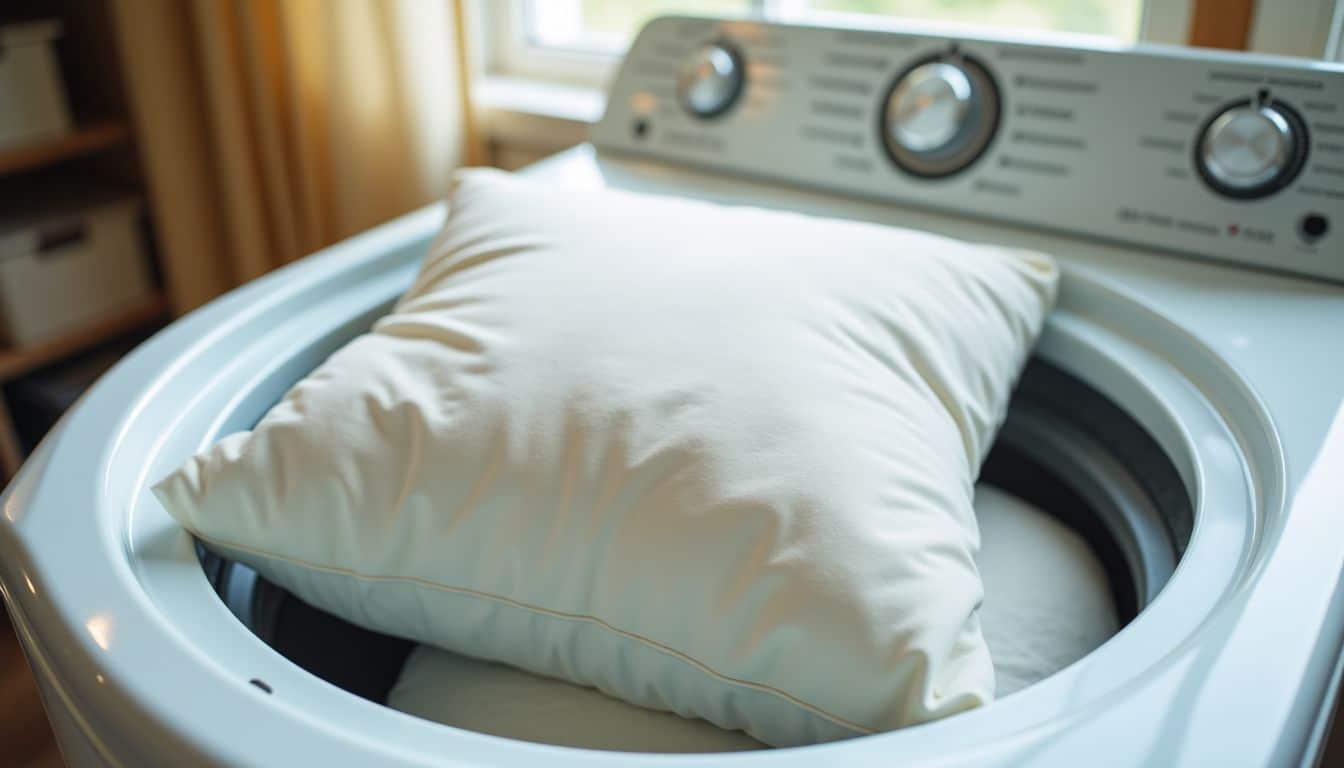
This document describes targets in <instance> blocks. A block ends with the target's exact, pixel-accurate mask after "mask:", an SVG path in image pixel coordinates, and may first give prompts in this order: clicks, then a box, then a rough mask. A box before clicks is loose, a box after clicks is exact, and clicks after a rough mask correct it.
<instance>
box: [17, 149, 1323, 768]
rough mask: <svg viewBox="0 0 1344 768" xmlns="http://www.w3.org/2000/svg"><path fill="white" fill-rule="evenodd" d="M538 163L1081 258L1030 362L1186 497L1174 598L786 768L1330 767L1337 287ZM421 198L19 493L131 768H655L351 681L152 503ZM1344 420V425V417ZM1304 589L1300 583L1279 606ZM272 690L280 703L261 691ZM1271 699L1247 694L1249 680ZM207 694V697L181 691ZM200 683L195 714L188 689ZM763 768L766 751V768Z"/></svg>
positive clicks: (25, 567) (96, 423)
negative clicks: (506, 730)
mask: <svg viewBox="0 0 1344 768" xmlns="http://www.w3.org/2000/svg"><path fill="white" fill-rule="evenodd" d="M529 173H530V174H531V175H533V176H535V177H537V178H541V179H545V180H547V181H549V182H551V183H555V184H562V185H566V184H578V185H592V184H609V185H613V186H617V187H623V188H634V189H639V190H643V191H650V192H666V193H675V194H685V195H692V196H696V197H704V198H709V199H717V200H720V201H726V202H750V203H753V204H759V205H767V206H779V207H787V208H792V209H798V210H806V211H810V212H813V213H818V214H823V215H838V216H848V217H853V218H861V219H869V220H875V221H885V222H891V223H893V224H900V225H905V226H910V225H915V226H920V227H924V228H928V229H931V230H934V231H942V232H951V233H954V234H956V235H957V236H960V237H964V238H972V239H986V240H992V241H994V242H998V243H1002V244H1009V245H1022V246H1025V247H1032V248H1038V249H1045V250H1048V251H1052V252H1054V253H1055V254H1057V255H1058V256H1059V258H1060V260H1061V262H1062V263H1063V265H1064V268H1065V280H1064V284H1063V293H1062V296H1061V305H1060V309H1059V311H1058V312H1057V313H1056V314H1055V315H1054V317H1053V318H1052V320H1051V323H1050V324H1049V326H1048V328H1047V330H1046V334H1045V336H1044V338H1043V341H1042V343H1041V346H1040V349H1039V351H1038V354H1039V355H1040V356H1042V357H1043V358H1045V359H1046V360H1047V361H1049V362H1051V363H1053V364H1056V365H1059V366H1062V367H1063V368H1065V369H1066V370H1068V371H1070V372H1071V373H1073V374H1074V375H1076V376H1079V377H1081V378H1083V379H1084V380H1085V381H1086V382H1087V383H1089V384H1090V385H1091V386H1093V387H1094V388H1097V389H1099V390H1100V391H1102V392H1103V393H1105V394H1107V395H1108V396H1109V397H1111V398H1112V399H1113V400H1114V401H1115V402H1116V403H1117V404H1119V405H1120V406H1121V407H1123V408H1125V409H1126V410H1127V411H1129V412H1130V413H1131V414H1133V415H1134V416H1135V418H1136V419H1137V420H1139V421H1140V423H1142V424H1144V425H1145V426H1146V427H1147V429H1148V430H1149V431H1150V432H1151V433H1152V434H1153V436H1154V437H1155V438H1156V439H1157V441H1158V442H1159V443H1160V444H1162V445H1163V447H1164V449H1165V450H1166V451H1168V452H1169V454H1171V456H1172V458H1173V459H1174V461H1175V462H1176V464H1177V466H1178V468H1179V469H1180V471H1181V473H1182V475H1183V477H1184V479H1185V481H1186V483H1187V485H1188V486H1189V487H1190V488H1191V490H1192V494H1193V496H1194V498H1195V500H1196V506H1197V521H1196V526H1195V531H1194V535H1193V538H1192V541H1191V543H1190V546H1189V549H1188V550H1187V551H1186V553H1185V556H1184V558H1183V560H1182V561H1181V563H1180V565H1179V567H1178V569H1177V572H1176V573H1175V575H1174V576H1173V578H1172V580H1171V581H1170V583H1169V584H1168V585H1167V587H1166V589H1165V590H1164V591H1163V592H1162V593H1161V594H1160V595H1159V596H1158V598H1157V599H1156V601H1155V602H1154V603H1153V604H1152V605H1151V606H1150V607H1149V608H1148V609H1147V610H1146V611H1145V612H1144V613H1143V614H1142V615H1140V616H1139V618H1138V619H1137V620H1136V621H1134V622H1133V623H1132V624H1130V625H1129V626H1127V627H1126V628H1125V629H1124V630H1123V631H1121V632H1120V633H1119V634H1118V635H1116V636H1115V637H1114V638H1112V639H1111V640H1110V641H1108V642H1107V643H1105V644H1104V645H1103V646H1102V647H1101V648H1099V649H1098V650H1097V651H1096V652H1094V653H1092V654H1090V655H1088V656H1087V657H1086V658H1084V659H1083V660H1081V661H1080V662H1078V663H1077V664H1074V665H1072V666H1071V667H1069V668H1067V669H1065V670H1064V671H1062V672H1060V673H1059V674H1057V675H1054V676H1053V677H1051V678H1050V679H1048V680H1046V681H1044V682H1042V683H1040V684H1038V685H1035V686H1032V687H1031V688H1029V689H1026V690H1023V691H1021V692H1019V693H1017V694H1015V695H1012V696H1009V697H1006V698H1004V699H1003V700H1001V701H999V702H997V703H995V704H994V705H992V706H990V707H987V708H985V709H982V710H979V711H977V712H973V713H970V714H966V715H962V716H958V717H955V718H951V719H949V720H946V721H943V722H940V723H935V724H932V725H928V726H921V727H919V728H915V729H910V730H906V731H900V732H895V733H890V734H884V735H881V736H875V737H869V738H863V739H855V740H851V741H846V742H841V743H837V744H832V745H826V746H821V747H810V748H804V749H796V750H777V751H774V752H771V753H770V754H769V755H768V756H760V755H718V756H706V757H703V758H699V760H700V762H699V763H698V764H700V765H731V764H737V763H739V762H742V763H745V762H746V761H749V760H758V761H759V760H764V759H768V760H769V761H771V762H770V764H772V765H777V766H804V765H806V766H811V765H817V764H819V763H830V764H846V765H869V764H871V765H889V764H890V762H891V759H892V756H893V755H899V756H900V758H901V760H902V761H904V762H906V763H916V762H921V761H938V762H939V764H943V765H979V766H985V765H1010V764H1011V765H1024V764H1026V765H1052V766H1053V765H1059V766H1073V765H1082V764H1093V763H1095V761H1096V760H1097V759H1098V755H1104V756H1105V760H1106V762H1107V764H1109V765H1132V766H1144V765H1153V764H1171V763H1186V764H1203V765H1233V764H1235V765H1287V764H1295V763H1297V762H1299V761H1300V760H1302V759H1304V758H1308V757H1310V748H1311V745H1312V742H1311V741H1310V739H1311V733H1312V729H1313V726H1314V724H1315V722H1316V718H1317V716H1318V715H1319V713H1320V711H1321V708H1322V705H1323V703H1325V702H1326V700H1327V699H1326V697H1327V695H1328V694H1329V693H1330V692H1329V691H1328V690H1327V684H1328V680H1329V672H1330V670H1331V669H1333V667H1334V662H1335V655H1336V653H1337V649H1338V648H1339V641H1340V639H1341V636H1344V635H1342V633H1341V623H1344V612H1341V611H1340V610H1339V604H1340V601H1339V600H1338V595H1337V587H1338V583H1339V582H1338V575H1339V573H1340V572H1341V566H1344V537H1341V536H1339V535H1338V532H1339V531H1340V530H1344V519H1341V518H1344V510H1342V509H1341V508H1340V507H1339V505H1338V504H1337V503H1336V502H1337V500H1338V499H1339V498H1341V497H1344V477H1341V476H1340V474H1339V473H1338V472H1337V471H1336V472H1332V471H1330V470H1329V466H1328V465H1327V466H1326V467H1325V468H1324V469H1322V470H1320V471H1316V472H1313V473H1312V475H1311V477H1312V484H1311V486H1310V492H1306V489H1304V486H1303V480H1304V478H1305V477H1306V476H1307V473H1308V470H1309V469H1310V468H1311V467H1312V465H1313V464H1314V463H1316V462H1317V461H1318V460H1321V461H1326V460H1327V459H1326V458H1324V457H1327V456H1330V455H1333V454H1332V453H1331V452H1332V451H1333V452H1334V453H1335V454H1337V453H1339V451H1340V449H1339V447H1338V446H1339V445H1340V444H1344V426H1337V427H1335V428H1334V429H1333V430H1332V428H1331V424H1332V423H1334V420H1335V415H1336V413H1337V412H1338V411H1339V410H1340V405H1341V400H1342V398H1344V360H1341V358H1340V356H1338V355H1331V354H1325V353H1323V350H1324V351H1328V350H1330V349H1334V348H1337V344H1338V339H1340V338H1344V290H1341V289H1339V288H1337V287H1333V286H1330V285H1325V284H1313V283H1310V282H1306V281H1302V280H1295V279H1288V278H1281V277H1275V276H1271V275H1265V274H1258V273H1253V272H1245V271H1241V270H1237V269H1232V268H1227V267H1220V266H1216V265H1209V264H1200V263H1196V262H1191V261H1182V260H1171V259H1168V258H1163V257H1159V256H1154V255H1151V254H1143V253H1140V252H1136V251H1133V250H1127V249H1122V248H1117V247H1112V246H1104V245H1097V244H1090V243H1085V242H1081V241H1076V240H1071V239H1067V238H1062V237H1058V236H1049V235H1046V234H1042V233H1038V232H1029V231H1025V230H1020V229H1013V228H1010V227H1004V226H993V225H989V224H984V223H976V222H970V221H967V220H965V219H957V218H953V217H948V216H940V215H936V214H927V213H918V212H913V211H910V210H904V209H900V208H896V207H893V206H891V205H879V204H872V203H862V202H855V201H852V200H845V199H840V198H836V197H828V196H826V195H820V194H811V193H805V192H799V191H791V190H787V189H784V188H782V187H777V186H766V185H761V184H753V183H750V182H746V181H743V180H741V179H736V178H732V177H728V176H716V175H712V174H704V173H694V172H689V171H686V170H682V169H677V168H673V167H670V166H665V165H658V164H652V163H647V162H641V161H635V160H622V159H619V158H617V157H614V156H610V155H608V156H602V157H598V156H596V155H595V154H594V153H593V152H592V150H591V149H590V148H579V149H576V150H573V151H571V152H568V153H565V154H564V155H562V156H560V157H557V158H555V159H553V160H550V161H547V162H545V163H543V164H541V165H539V166H537V167H534V168H533V169H531V170H530V171H529ZM440 217H441V212H440V211H439V210H437V209H435V208H430V209H426V210H424V211H422V212H419V213H416V214H412V215H411V216H408V217H405V218H403V219H401V220H398V221H395V222H392V223H390V224H388V225H386V226H384V227H380V228H378V229H376V230H373V231H371V232H369V233H366V234H364V235H361V236H359V237H357V238H355V239H352V240H350V241H347V242H345V243H342V244H340V245H338V246H335V247H333V248H331V249H328V250H327V251H325V252H323V253H320V254H318V255H315V256H314V257H311V258H309V259H306V260H304V261H303V262H301V263H298V264H296V265H293V266H291V267H288V268H286V269H283V270H280V271H278V272H276V273H274V274H272V275H270V276H268V277H266V278H263V279H261V280H258V281H256V282H254V283H252V284H250V285H248V286H246V287H244V288H242V289H240V290H239V291H236V292H234V293H232V294H230V295H228V296H226V297H224V298H222V299H220V300H218V301H216V302H214V303H212V304H211V305H209V306H207V307H205V308H203V309H202V310H200V311H198V312H196V313H193V314H192V315H190V316H188V317H186V318H184V319H182V320H180V321H179V322H178V323H175V324H174V325H173V326H172V327H170V328H169V329H168V330H166V331H165V332H163V333H161V334H160V335H159V336H157V337H155V339H153V340H151V341H150V342H149V343H147V344H146V345H144V346H143V347H141V348H140V349H139V350H137V351H136V352H135V353H133V354H132V355H131V356H130V357H128V358H127V359H126V360H124V361H123V362H122V363H121V364H120V365H119V366H117V368H115V369H114V370H113V371H112V372H111V373H109V374H108V375H107V376H106V377H105V378H104V379H103V380H102V381H101V382H100V383H99V384H98V385H97V386H96V387H95V388H94V389H93V390H92V391H91V392H90V393H89V394H88V395H87V396H86V397H85V398H84V400H83V401H82V402H81V404H80V406H79V407H77V408H76V409H75V410H74V411H73V412H72V413H71V414H70V415H69V416H67V418H66V419H65V420H64V421H63V422H62V425H61V426H60V428H59V429H58V430H57V432H56V434H54V435H52V436H51V437H49V438H48V439H47V440H46V441H45V442H44V444H43V445H42V447H41V448H40V450H39V451H38V453H37V455H35V456H34V457H33V458H32V459H31V460H30V461H29V463H28V464H27V465H26V466H25V468H24V470H23V472H22V474H21V475H20V477H19V478H18V479H17V480H16V481H15V483H13V484H12V485H11V486H10V488H9V489H8V490H7V491H6V493H5V495H4V497H3V499H0V588H3V593H4V595H5V597H6V603H7V606H8V607H9V610H10V612H11V615H12V616H13V618H14V621H15V625H16V629H17V630H18V633H19V635H20V637H21V639H22V640H23V642H24V645H25V648H26V650H27V652H28V654H29V659H30V661H31V662H32V663H33V666H34V667H35V668H36V670H37V672H38V674H39V675H40V676H41V677H42V678H43V680H44V681H45V683H46V684H47V685H48V687H49V688H50V689H51V690H52V691H54V694H53V695H50V696H49V697H48V701H49V702H55V703H54V704H53V706H61V707H64V708H66V710H67V714H68V715H69V716H70V717H71V718H72V719H73V720H74V721H76V722H78V723H79V724H80V727H81V728H83V729H84V733H86V734H87V738H88V739H89V741H90V743H91V744H93V748H94V750H95V751H96V752H97V753H98V754H99V755H100V759H103V760H106V761H108V762H111V763H113V764H121V765H147V764H154V763H162V764H199V763H202V762H217V763H228V764H240V763H246V764H256V763H267V764H285V763H290V764H295V763H299V762H302V763H304V764H325V765H367V764H375V763H376V764H384V765H388V764H405V765H428V764H439V765H442V764H457V765H482V764H490V765H535V764H547V765H559V766H568V765H613V766H614V765H621V766H628V765H652V764H654V763H658V764H666V762H665V760H666V758H658V757H654V756H641V755H633V754H628V753H625V754H621V753H601V752H592V751H583V750H571V749H564V748H555V747H544V746H538V745H535V744H528V743H523V742H517V741H511V740H506V739H499V738H494V737H489V736H484V735H479V734H473V733H468V732H464V731H459V730H454V729H450V728H444V727H442V726H438V725H435V724H432V723H427V722H424V721H421V720H418V719H416V718H412V717H408V716H406V715H403V714H401V713H398V712H395V711H392V710H390V709H387V708H385V707H380V706H378V705H375V704H372V703H370V702H367V701H363V700H361V699H357V698H355V697H353V696H349V695H346V694H343V693H341V692H339V691H337V690H335V689H334V688H332V687H331V686H330V685H328V684H327V683H324V682H322V681H320V680H318V679H317V678H315V677H313V676H311V675H309V674H308V673H306V672H303V671H302V670H299V669H298V668H296V667H294V666H293V665H292V664H290V663H289V662H287V661H285V660H284V659H283V658H282V657H280V656H278V655H277V654H275V653H274V652H273V651H271V650H270V649H268V648H267V647H266V646H265V645H264V644H263V643H262V642H261V641H259V640H258V639H256V638H255V637H254V636H252V635H251V634H250V633H249V632H248V631H247V630H246V629H245V628H244V627H242V626H241V625H240V624H238V623H237V622H236V620H234V619H233V618H232V615H231V614H230V613H229V612H228V609H227V608H226V607H225V606H224V605H223V603H222V602H221V601H219V600H218V598H216V597H215V596H214V594H213V592H212V591H211V589H210V587H209V585H208V583H207V582H206V580H205V577H204V575H203V573H202V572H201V569H200V566H199V564H198V563H197V561H196V558H195V555H194V553H193V551H192V549H191V544H190V542H189V540H188V539H187V537H186V536H185V535H184V534H183V533H182V531H181V530H180V528H178V527H177V526H176V525H175V524H173V523H172V521H171V520H170V519H169V518H168V516H167V514H166V513H164V512H163V510H161V509H159V508H158V507H157V506H156V505H155V504H154V503H153V502H152V500H151V498H150V497H149V494H148V493H147V492H146V486H147V483H148V482H149V480H150V479H153V478H157V477H159V476H161V475H162V474H163V473H164V472H165V471H167V469H168V468H170V467H172V466H174V465H176V464H177V463H178V462H180V461H181V460H182V458H183V457H185V456H186V455H188V454H189V453H191V452H193V451H195V450H196V449H198V448H199V447H200V446H201V445H203V444H205V443H207V442H209V441H211V440H212V439H213V438H214V436H215V435H217V434H219V433H220V432H221V430H225V429H232V428H237V427H240V426H243V427H245V426H247V425H249V424H251V423H252V421H253V420H255V419H256V418H257V417H258V416H259V415H260V414H261V413H262V412H263V411H264V410H265V409H266V408H267V407H268V406H269V405H270V404H271V403H272V402H274V400H275V399H276V398H277V397H278V396H279V394H280V393H281V392H283V391H284V389H285V388H286V387H287V386H288V385H289V384H290V383H292V382H293V381H296V380H297V379H298V378H299V377H301V376H302V375H303V374H304V373H306V372H307V371H308V370H310V369H311V368H312V367H313V366H314V365H315V364H316V362H317V361H318V360H320V359H322V358H323V357H324V356H325V355H326V354H328V353H329V352H330V351H331V350H333V349H335V348H336V347H337V346H339V345H340V344H341V343H342V342H343V341H344V340H345V339H348V338H350V337H351V336H352V335H353V334H354V333H357V332H358V331H359V330H360V329H361V328H364V327H367V325H368V324H369V323H370V322H371V321H372V320H373V318H374V317H376V316H377V314H378V313H379V312H380V311H382V310H383V308H385V307H386V306H387V305H388V304H389V303H390V302H391V301H392V299H393V298H394V297H395V296H396V295H397V294H398V293H399V292H400V291H401V290H403V289H404V287H405V286H406V284H407V283H408V282H409V280H410V278H411V275H412V274H413V272H414V269H415V266H416V262H417V261H418V259H419V257H420V255H421V254H422V253H423V249H424V248H425V246H426V244H427V242H428V240H429V239H430V237H431V236H432V235H433V233H434V231H435V230H436V229H437V227H438V224H439V221H440ZM1342 422H1344V420H1342ZM1289 596H1291V599H1288V597H1289ZM252 678H259V679H262V680H264V681H266V682H267V683H268V684H269V685H270V686H271V688H272V690H273V693H271V694H269V695H268V694H265V693H263V692H261V691H260V690H259V689H257V688H256V687H254V686H252V685H250V684H249V683H248V680H250V679H252ZM1248 691H1253V692H1254V694H1253V695H1248ZM187 692H189V693H187ZM184 695H190V697H191V701H192V706H189V707H188V706H183V705H182V701H183V698H182V697H183V696H184ZM758 764H763V763H758Z"/></svg>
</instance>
